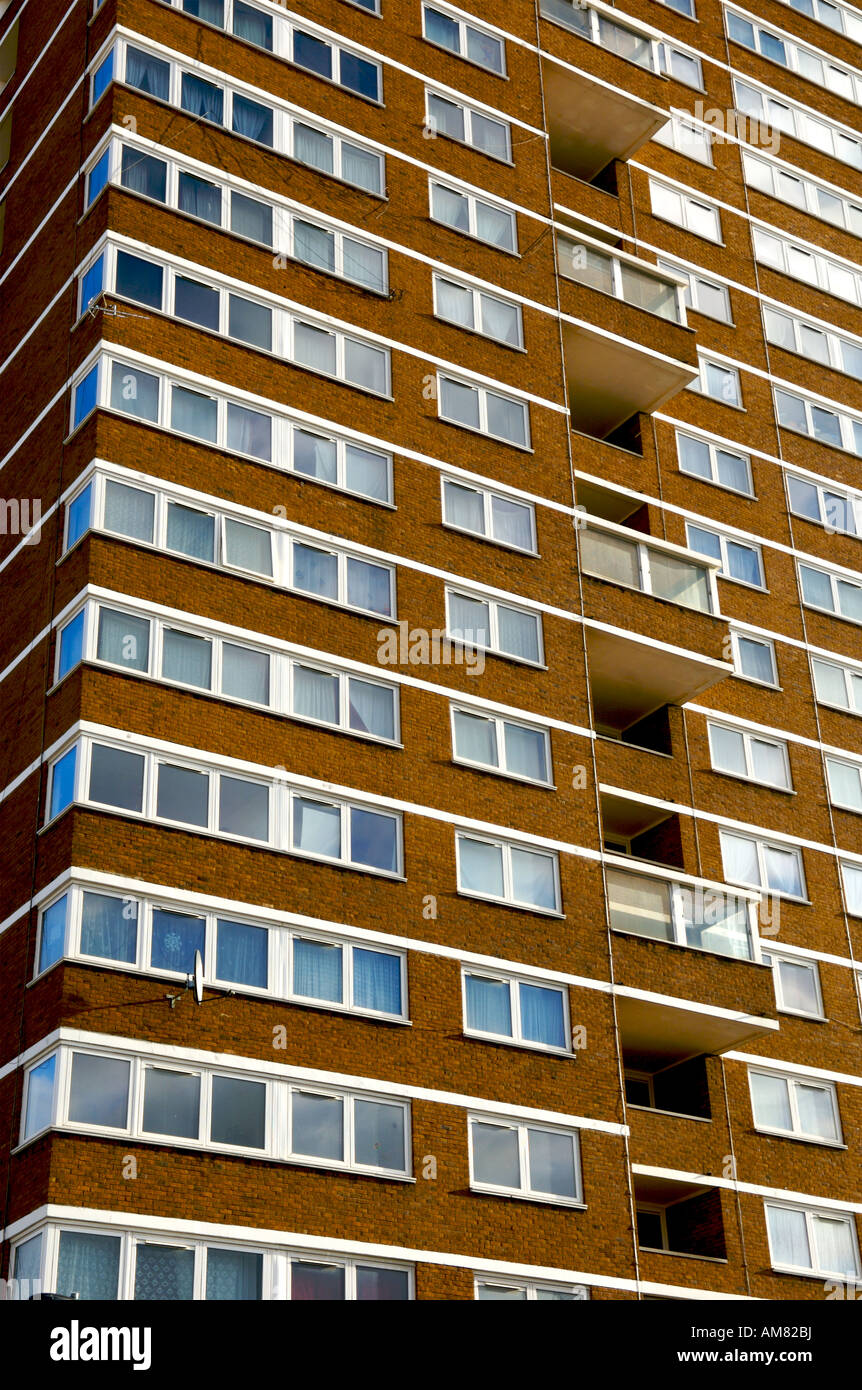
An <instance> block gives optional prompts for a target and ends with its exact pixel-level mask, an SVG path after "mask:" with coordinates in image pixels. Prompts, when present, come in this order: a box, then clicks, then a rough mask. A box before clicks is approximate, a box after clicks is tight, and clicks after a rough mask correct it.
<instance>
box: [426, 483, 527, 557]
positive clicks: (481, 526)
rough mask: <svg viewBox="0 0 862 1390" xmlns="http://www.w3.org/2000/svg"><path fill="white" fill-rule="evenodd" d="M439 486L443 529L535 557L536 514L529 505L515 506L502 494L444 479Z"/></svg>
mask: <svg viewBox="0 0 862 1390" xmlns="http://www.w3.org/2000/svg"><path fill="white" fill-rule="evenodd" d="M442 482H443V521H444V524H445V525H446V526H452V527H455V528H456V529H457V530H459V531H467V532H469V534H470V535H473V536H483V537H484V538H485V539H486V540H492V541H496V542H497V543H498V544H499V545H506V546H512V547H513V548H514V549H516V550H526V551H529V552H530V553H531V554H535V553H536V539H535V536H536V513H535V508H534V507H533V505H532V503H529V502H516V501H515V500H514V499H513V498H511V497H507V496H505V495H504V494H502V493H498V492H489V491H488V490H487V489H486V488H478V487H468V486H467V485H466V484H465V483H456V482H455V481H454V480H453V479H451V478H446V477H444V478H443V480H442Z"/></svg>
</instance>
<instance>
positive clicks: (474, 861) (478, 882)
mask: <svg viewBox="0 0 862 1390" xmlns="http://www.w3.org/2000/svg"><path fill="white" fill-rule="evenodd" d="M74 802H77V803H79V804H87V805H92V806H96V807H107V808H111V809H113V810H115V811H119V812H121V813H123V814H127V815H128V814H131V815H134V816H136V817H145V818H146V819H148V820H158V821H163V822H166V823H168V824H172V825H177V826H183V827H185V828H187V829H191V830H204V831H209V832H210V833H211V834H217V835H219V836H228V837H230V838H235V839H240V840H243V841H250V842H251V843H253V844H258V845H267V846H269V847H270V848H274V849H278V850H281V851H283V852H286V853H291V854H300V855H303V856H309V857H312V858H315V859H319V860H322V861H324V862H329V863H340V864H344V865H347V866H348V867H351V868H356V869H363V870H370V871H371V872H374V873H380V874H386V875H389V876H394V877H400V876H402V875H403V863H404V851H403V841H402V836H403V818H402V816H401V814H400V813H391V812H385V811H380V810H376V809H372V808H371V806H369V805H365V804H356V803H352V802H349V801H346V800H344V801H343V800H341V799H338V798H334V797H331V798H330V797H318V796H316V795H315V794H314V793H313V792H312V793H304V792H301V791H300V790H299V789H298V788H294V787H291V786H290V785H289V784H288V783H287V782H285V781H282V780H274V779H273V778H263V777H249V776H245V775H235V774H232V773H228V772H225V771H221V770H219V769H218V768H217V767H214V766H208V765H206V764H205V763H203V762H199V763H191V762H187V761H185V760H184V759H174V758H171V757H170V756H166V755H160V754H155V753H143V752H137V751H133V750H132V749H131V748H129V747H128V745H127V744H121V745H114V744H111V743H108V742H106V741H102V740H100V739H93V738H91V737H89V736H82V737H81V738H79V739H78V740H77V741H76V742H75V743H74V744H73V745H72V747H71V748H69V749H68V750H67V751H66V752H64V753H62V754H61V755H60V756H59V757H58V758H57V759H56V761H55V762H53V763H52V765H51V770H50V780H49V790H48V820H49V821H50V820H52V819H53V818H54V817H55V816H58V815H60V814H61V813H62V812H63V811H64V810H65V809H66V808H67V807H68V806H71V805H72V804H73V803H74ZM456 861H457V866H458V882H459V888H460V890H461V891H463V892H465V893H467V894H469V895H470V896H477V897H484V898H488V899H490V900H493V901H496V902H510V903H512V904H513V905H515V906H520V907H524V908H528V909H531V910H533V911H537V910H538V911H543V912H555V913H558V912H559V911H560V881H559V862H558V858H557V855H556V853H555V852H552V851H547V852H545V851H541V850H534V849H527V848H526V847H524V846H521V845H520V844H515V843H511V842H509V841H506V840H495V839H492V838H490V837H489V838H484V837H482V838H480V837H477V836H472V835H466V834H463V833H461V832H458V833H457V834H456Z"/></svg>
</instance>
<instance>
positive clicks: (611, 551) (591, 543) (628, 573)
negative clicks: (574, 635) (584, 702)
mask: <svg viewBox="0 0 862 1390" xmlns="http://www.w3.org/2000/svg"><path fill="white" fill-rule="evenodd" d="M578 536H579V547H580V564H581V574H582V577H583V594H584V616H585V623H586V639H587V652H588V656H589V667H590V672H589V673H590V686H591V690H592V695H593V703H594V707H595V716H596V720H597V722H598V723H599V724H601V725H603V726H604V727H605V728H607V729H610V730H614V731H617V732H622V731H624V730H626V729H628V728H629V727H630V726H631V725H632V724H635V723H637V722H638V721H639V720H641V719H643V718H645V717H646V716H647V715H648V714H651V713H652V712H653V711H654V710H657V709H659V708H660V707H661V706H662V705H667V704H681V703H682V702H683V701H685V700H690V699H693V698H694V696H695V695H699V694H700V693H701V692H702V691H704V690H707V689H709V687H710V686H712V685H714V684H715V683H716V682H717V681H719V680H723V679H724V677H725V676H727V675H729V674H730V672H731V670H732V667H731V665H730V664H729V663H728V662H727V661H725V660H724V659H723V653H724V642H725V639H726V636H727V624H726V622H725V620H724V618H723V617H722V616H721V615H720V613H719V611H718V591H717V587H716V573H717V566H716V564H715V562H711V561H709V560H708V559H707V558H706V557H704V556H700V555H696V554H695V553H694V552H693V551H690V550H686V549H685V548H684V547H683V546H678V545H672V544H671V543H670V542H668V541H662V540H658V539H657V538H655V537H651V536H645V535H643V534H642V533H641V532H639V531H633V530H631V529H630V528H628V527H625V526H620V525H618V524H617V523H615V522H611V521H605V520H604V519H601V518H598V517H592V516H589V515H588V514H583V513H582V514H581V515H580V518H579V526H578ZM682 643H684V645H681V644H682Z"/></svg>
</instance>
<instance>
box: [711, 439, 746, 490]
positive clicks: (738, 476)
mask: <svg viewBox="0 0 862 1390" xmlns="http://www.w3.org/2000/svg"><path fill="white" fill-rule="evenodd" d="M715 461H716V465H717V467H718V481H719V482H720V483H723V484H724V486H725V487H732V488H735V489H736V491H737V492H747V493H750V492H751V479H750V477H749V472H748V461H747V460H746V459H744V458H743V457H742V456H741V455H740V454H729V453H728V452H727V450H726V449H716V451H715Z"/></svg>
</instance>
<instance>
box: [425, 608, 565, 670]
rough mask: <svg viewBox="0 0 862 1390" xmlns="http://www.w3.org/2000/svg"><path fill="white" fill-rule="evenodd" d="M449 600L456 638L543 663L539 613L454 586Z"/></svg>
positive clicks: (449, 619)
mask: <svg viewBox="0 0 862 1390" xmlns="http://www.w3.org/2000/svg"><path fill="white" fill-rule="evenodd" d="M446 602H447V629H448V635H449V637H450V638H451V639H452V640H453V641H456V642H464V643H465V645H467V646H468V647H481V648H483V649H484V650H486V651H491V652H495V653H496V654H497V655H498V656H509V657H514V658H515V659H516V660H519V661H529V662H532V663H533V664H534V665H539V664H541V662H542V660H543V655H542V621H541V618H540V617H539V615H538V614H537V613H530V612H527V611H525V610H524V609H522V608H512V607H510V606H509V605H508V604H505V603H500V602H498V601H497V600H495V599H487V598H479V597H477V596H474V595H472V594H465V593H458V592H456V591H454V590H449V591H448V592H447V595H446Z"/></svg>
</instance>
